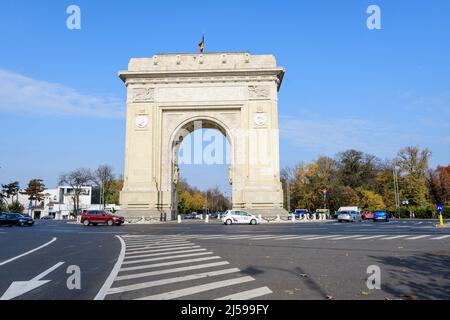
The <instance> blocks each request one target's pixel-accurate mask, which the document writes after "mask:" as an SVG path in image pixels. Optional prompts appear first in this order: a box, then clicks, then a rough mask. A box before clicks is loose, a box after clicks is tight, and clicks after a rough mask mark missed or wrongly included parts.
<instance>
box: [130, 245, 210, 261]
mask: <svg viewBox="0 0 450 320" xmlns="http://www.w3.org/2000/svg"><path fill="white" fill-rule="evenodd" d="M206 250H207V249H204V248H200V249H192V250H181V251H170V252H158V253H150V254H142V255H140V256H131V257H129V256H125V260H130V259H137V258H150V257H158V256H165V255H169V254H179V253H193V252H200V251H206Z"/></svg>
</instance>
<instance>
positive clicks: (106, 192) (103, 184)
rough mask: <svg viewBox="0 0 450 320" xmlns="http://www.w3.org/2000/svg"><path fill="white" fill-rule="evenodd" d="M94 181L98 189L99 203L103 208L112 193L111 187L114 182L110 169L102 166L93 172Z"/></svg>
mask: <svg viewBox="0 0 450 320" xmlns="http://www.w3.org/2000/svg"><path fill="white" fill-rule="evenodd" d="M94 179H95V182H96V183H97V185H98V186H99V187H100V203H101V204H102V205H103V207H105V205H106V199H107V197H108V196H110V194H111V193H112V186H113V181H114V173H113V169H112V167H110V166H108V165H102V166H99V167H98V168H97V170H95V172H94Z"/></svg>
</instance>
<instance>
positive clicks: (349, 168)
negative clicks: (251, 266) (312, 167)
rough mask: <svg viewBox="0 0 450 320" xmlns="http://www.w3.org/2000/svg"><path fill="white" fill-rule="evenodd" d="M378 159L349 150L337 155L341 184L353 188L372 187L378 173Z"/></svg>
mask: <svg viewBox="0 0 450 320" xmlns="http://www.w3.org/2000/svg"><path fill="white" fill-rule="evenodd" d="M378 163H379V160H378V158H377V157H375V156H373V155H369V154H364V153H363V152H361V151H357V150H347V151H344V152H341V153H339V154H338V155H337V165H338V170H339V177H340V180H341V183H342V184H343V185H345V186H349V187H351V188H354V189H355V188H358V187H361V186H364V187H367V188H368V187H371V182H372V181H373V178H374V176H375V172H376V171H377V166H378Z"/></svg>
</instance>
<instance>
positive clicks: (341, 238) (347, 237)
mask: <svg viewBox="0 0 450 320" xmlns="http://www.w3.org/2000/svg"><path fill="white" fill-rule="evenodd" d="M362 236H363V235H362V234H357V235H354V236H345V237H338V238H330V239H328V240H345V239H353V238H359V237H362Z"/></svg>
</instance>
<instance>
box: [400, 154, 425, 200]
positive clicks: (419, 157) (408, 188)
mask: <svg viewBox="0 0 450 320" xmlns="http://www.w3.org/2000/svg"><path fill="white" fill-rule="evenodd" d="M430 157H431V152H430V150H428V149H423V150H420V149H419V148H418V147H406V148H404V149H402V150H400V152H399V153H398V155H397V158H396V160H395V163H396V165H397V166H398V167H399V168H400V179H399V185H400V194H401V196H402V197H403V199H404V200H408V202H409V204H410V205H411V206H416V207H423V206H427V205H428V204H429V201H428V199H429V190H428V184H427V179H426V175H427V172H428V162H429V159H430Z"/></svg>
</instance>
